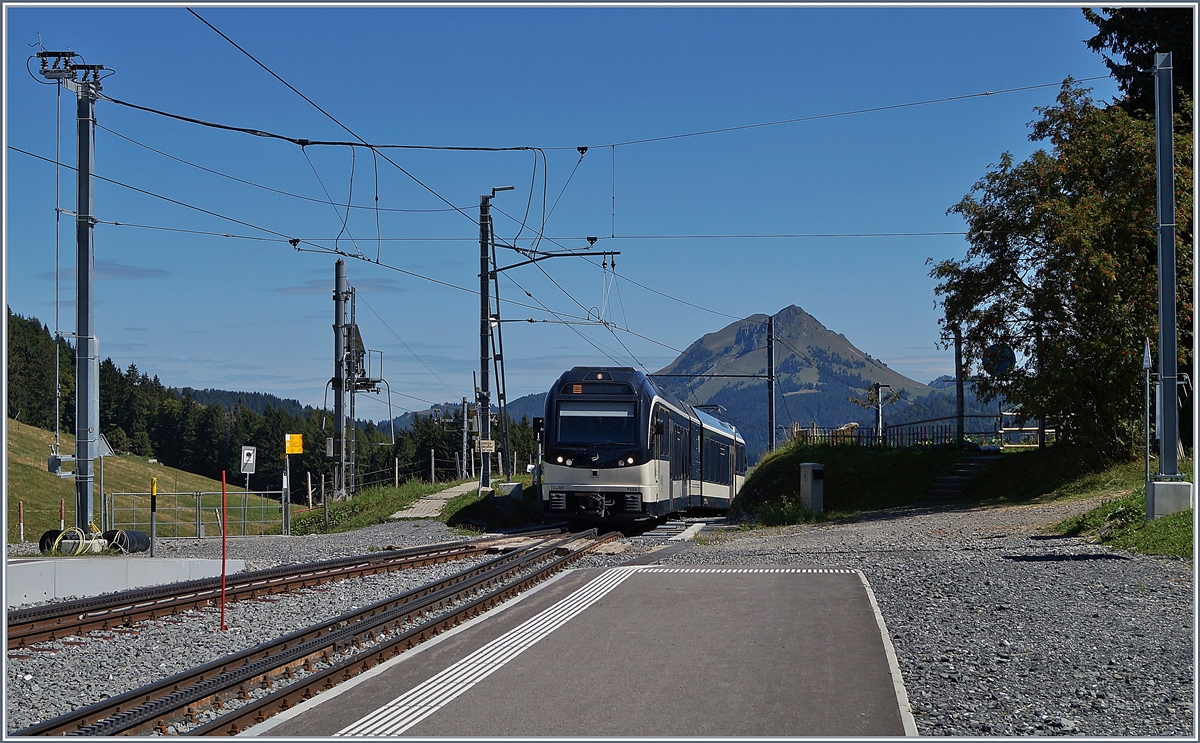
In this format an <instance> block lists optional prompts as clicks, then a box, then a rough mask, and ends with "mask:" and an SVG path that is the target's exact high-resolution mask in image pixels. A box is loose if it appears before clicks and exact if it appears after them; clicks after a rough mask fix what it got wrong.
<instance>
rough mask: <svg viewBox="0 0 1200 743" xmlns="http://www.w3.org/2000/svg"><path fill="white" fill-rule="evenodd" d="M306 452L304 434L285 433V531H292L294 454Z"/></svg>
mask: <svg viewBox="0 0 1200 743" xmlns="http://www.w3.org/2000/svg"><path fill="white" fill-rule="evenodd" d="M303 453H304V434H302V433H285V434H284V435H283V458H284V463H283V533H284V534H285V535H286V534H291V533H292V460H291V455H292V454H303Z"/></svg>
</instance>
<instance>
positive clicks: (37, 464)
mask: <svg viewBox="0 0 1200 743" xmlns="http://www.w3.org/2000/svg"><path fill="white" fill-rule="evenodd" d="M53 442H54V433H53V432H52V431H43V430H42V429H40V428H34V427H33V426H27V425H25V424H24V423H19V422H17V421H14V420H12V419H11V418H10V419H9V421H8V492H7V493H6V494H5V504H4V506H5V509H6V511H7V513H8V534H7V537H8V540H9V541H10V542H15V541H17V533H18V528H17V509H18V506H17V504H18V502H21V501H23V502H24V503H25V540H26V541H29V542H32V541H36V540H37V539H38V537H40V536H41V534H42V532H44V531H46V530H48V529H57V528H58V514H59V510H58V509H59V499H60V498H61V499H65V500H66V507H67V517H66V522H67V525H68V526H70V525H73V524H74V522H75V481H74V480H73V479H61V478H59V477H57V476H55V475H52V474H51V473H49V472H48V471H46V459H47V457H49V455H50V444H52V443H53ZM59 448H60V451H63V452H66V453H74V451H75V437H74V436H69V435H65V434H64V435H63V436H62V437H61V441H60V447H59ZM69 466H70V465H68V467H69ZM96 477H97V484H96V490H97V492H99V467H97V468H96ZM151 477H157V478H158V488H159V491H161V492H184V493H193V492H218V493H219V492H220V491H221V482H220V480H212V479H210V478H207V477H201V476H200V475H194V474H192V473H190V472H184V471H182V470H177V469H173V468H171V467H164V466H162V465H160V464H151V463H150V462H149V461H148V460H147V458H145V457H137V456H133V455H121V456H116V457H105V459H104V490H105V492H107V493H112V492H138V493H145V492H148V491H149V490H150V478H151ZM241 490H242V489H241V488H240V487H234V486H233V485H230V486H229V487H228V491H229V492H235V491H236V492H239V493H240V492H241ZM209 500H214V503H213V504H211V505H219V504H220V497H219V496H217V497H216V498H215V499H212V498H209V499H205V502H204V505H205V506H206V507H208V506H210V504H209V502H208V501H209ZM276 505H278V502H276ZM160 516H162V521H161V522H165V521H166V520H167V517H166V514H165V513H164V514H160ZM204 520H205V522H206V523H207V524H209V526H208V527H207V528H209V529H215V528H216V517H215V515H213V514H212V512H211V508H208V509H207V510H206V512H205V515H204ZM99 522H100V519H99V514H98V513H97V518H96V523H97V526H99ZM161 522H160V523H161ZM164 526H165V524H164ZM159 533H160V534H162V533H164V532H163V531H160V532H159Z"/></svg>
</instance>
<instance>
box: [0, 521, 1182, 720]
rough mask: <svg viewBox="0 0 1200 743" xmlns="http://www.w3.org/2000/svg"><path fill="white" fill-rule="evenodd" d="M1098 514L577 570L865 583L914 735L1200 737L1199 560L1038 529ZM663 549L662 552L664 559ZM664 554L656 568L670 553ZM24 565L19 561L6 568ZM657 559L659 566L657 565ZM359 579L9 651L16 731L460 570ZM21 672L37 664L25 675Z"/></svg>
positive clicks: (781, 536) (301, 551) (439, 536)
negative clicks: (765, 573)
mask: <svg viewBox="0 0 1200 743" xmlns="http://www.w3.org/2000/svg"><path fill="white" fill-rule="evenodd" d="M1091 505H1094V504H1089V503H1086V502H1078V501H1076V502H1067V503H1056V504H1048V505H1036V506H1020V507H1005V508H994V509H971V510H943V509H938V510H925V509H896V510H891V511H885V512H879V513H874V514H868V515H866V516H864V517H863V518H861V519H860V520H858V521H855V522H852V523H827V524H820V525H804V526H795V527H783V528H775V529H759V530H750V531H741V532H720V533H716V534H712V533H708V532H706V533H704V534H702V535H701V537H700V539H699V541H698V542H694V543H687V546H686V547H685V548H684V549H682V550H680V551H674V545H675V544H676V543H670V544H671V546H666V543H665V541H664V540H656V539H648V538H645V537H639V538H634V539H631V540H627V549H626V550H625V551H624V552H621V553H618V554H613V555H598V556H594V557H588V558H586V559H585V560H583V561H581V562H579V563H576V565H577V566H580V567H603V566H611V565H617V564H620V563H622V562H625V561H627V560H630V559H631V558H635V557H639V558H641V560H639V561H645V560H647V559H648V560H651V561H655V560H657V561H658V562H660V563H662V564H674V565H717V564H725V565H740V564H771V565H813V566H827V567H849V568H857V569H859V570H861V571H862V572H863V573H864V575H866V577H867V579H868V580H869V581H870V584H871V586H872V589H873V591H874V593H875V596H876V599H877V601H878V603H879V607H880V610H881V612H882V614H883V617H884V620H885V622H886V624H887V628H888V631H889V634H890V635H891V639H892V643H893V645H894V646H895V650H896V655H897V658H898V661H899V665H900V670H901V672H902V674H903V678H904V683H905V687H906V690H907V693H908V697H909V700H910V702H911V706H912V710H913V714H914V717H915V720H916V724H917V729H918V732H919V733H920V734H921V735H953V736H978V735H984V736H992V735H1054V734H1074V735H1087V736H1148V735H1149V736H1184V737H1189V738H1190V737H1193V735H1194V730H1195V727H1194V715H1195V707H1194V703H1195V686H1194V681H1193V674H1194V654H1195V645H1194V641H1193V635H1194V629H1195V628H1194V626H1193V616H1194V612H1193V606H1194V595H1195V590H1194V582H1193V563H1192V561H1190V560H1170V559H1162V558H1151V557H1144V556H1138V555H1130V554H1128V553H1123V552H1118V551H1113V550H1109V549H1107V548H1104V547H1101V546H1098V545H1091V544H1087V543H1086V542H1085V541H1084V540H1082V539H1077V538H1053V537H1047V536H1046V535H1043V534H1042V533H1040V531H1039V527H1041V526H1043V525H1045V524H1049V523H1053V522H1055V521H1058V520H1060V519H1062V518H1065V517H1066V516H1068V515H1071V514H1074V513H1078V512H1081V511H1083V510H1086V508H1088V507H1090V506H1091ZM459 538H461V537H458V536H456V535H455V534H453V533H451V532H450V531H449V530H448V529H446V527H445V526H444V525H442V524H439V523H437V522H433V521H424V522H397V523H393V524H387V525H382V526H377V527H371V528H369V529H363V530H360V531H357V532H352V533H348V534H338V535H330V536H321V537H271V538H262V539H250V540H231V541H230V551H229V556H230V557H231V558H236V559H244V560H246V561H247V564H246V569H248V570H252V569H258V568H264V567H273V566H275V565H279V564H284V563H292V562H306V561H311V560H318V559H328V558H331V557H337V556H342V555H348V554H360V553H364V552H368V551H370V550H371V549H372V548H374V549H381V548H384V547H386V546H399V547H404V546H415V545H419V544H432V543H436V542H445V541H451V540H454V539H459ZM662 547H666V548H665V549H662ZM660 550H661V553H660ZM12 552H13V550H12V547H11V546H10V554H12ZM158 554H161V555H163V556H164V557H209V558H213V557H219V556H220V542H219V541H216V540H169V541H164V542H160V544H159V546H158ZM656 555H659V557H657V558H656ZM467 564H469V563H468V562H466V561H457V562H454V563H449V564H446V565H438V566H432V567H429V568H421V569H416V570H406V571H401V572H397V573H389V574H386V575H383V576H372V577H369V578H357V579H352V580H348V581H343V582H339V583H334V584H327V585H325V586H319V587H316V588H313V589H308V590H306V591H303V592H300V593H296V594H287V595H284V596H282V597H281V598H279V600H278V601H270V602H264V601H255V600H251V601H242V602H237V603H232V604H230V605H229V606H228V607H227V609H226V612H227V622H228V624H229V625H230V626H231V628H235V629H234V631H231V632H229V633H224V634H222V633H217V632H215V628H216V626H217V621H218V620H217V619H216V615H215V613H214V612H212V611H205V612H192V613H189V614H188V615H187V616H186V617H183V618H182V621H178V622H177V623H176V622H171V621H154V622H146V623H142V624H139V625H138V626H137V628H136V630H137V633H136V634H134V633H123V632H113V633H111V637H109V638H108V639H92V638H88V639H86V640H84V642H83V644H81V645H74V644H63V643H62V642H56V643H43V644H42V645H40V646H39V647H46V648H57V652H53V653H52V652H38V651H25V652H22V653H19V654H17V653H14V651H10V652H9V658H8V663H7V669H6V670H7V680H8V696H7V699H6V710H7V714H6V726H5V727H6V730H7V731H8V732H9V733H11V732H13V731H15V730H18V729H20V728H23V727H26V726H28V725H30V724H33V723H34V722H37V721H39V720H42V719H48V718H49V717H52V716H55V715H58V714H61V713H62V712H65V711H67V710H69V709H73V708H77V707H79V706H83V705H86V704H90V703H92V702H95V701H97V700H99V699H101V698H104V697H105V696H110V695H115V694H118V693H121V692H123V691H126V690H128V689H130V688H134V687H136V686H139V685H142V684H145V683H148V682H149V681H151V680H153V679H157V678H162V677H164V676H168V675H171V674H174V673H177V672H179V671H181V670H184V669H186V668H188V667H192V666H195V665H199V664H201V663H203V662H207V661H209V660H212V659H213V658H215V657H219V656H220V655H222V654H225V653H229V652H233V651H235V650H237V649H241V648H244V647H248V646H251V645H254V644H256V643H259V642H262V641H264V640H266V639H270V638H272V637H275V636H278V635H280V634H284V633H286V632H290V631H293V630H295V629H298V628H300V627H304V626H308V625H310V624H312V623H314V622H316V621H317V620H318V619H320V618H323V617H326V616H333V615H335V614H338V613H341V612H344V611H347V610H349V609H351V608H353V607H356V606H363V605H366V604H368V603H371V602H373V601H375V600H378V599H379V598H382V597H383V596H386V595H391V594H394V593H397V592H400V591H403V590H407V589H409V588H412V587H415V586H416V585H419V584H421V583H425V582H428V581H431V580H434V579H435V578H437V577H441V576H443V575H447V574H450V573H453V572H456V571H458V570H461V569H463V568H464V567H466V565H467ZM14 655H23V656H29V657H27V658H14Z"/></svg>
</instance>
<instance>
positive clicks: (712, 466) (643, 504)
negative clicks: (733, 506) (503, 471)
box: [541, 367, 746, 521]
mask: <svg viewBox="0 0 1200 743" xmlns="http://www.w3.org/2000/svg"><path fill="white" fill-rule="evenodd" d="M544 444H545V446H544V455H543V462H544V463H543V470H542V492H541V496H542V505H543V508H544V509H545V510H546V511H547V512H549V513H551V514H555V513H557V514H562V515H565V516H567V517H568V518H574V519H586V520H595V521H617V520H636V519H639V518H650V517H664V516H666V515H667V514H670V513H675V512H678V511H683V510H686V509H688V508H714V509H723V508H728V507H729V504H730V503H731V502H732V501H733V497H734V496H735V495H737V493H738V490H739V489H740V488H741V486H742V483H743V482H744V481H745V479H746V442H745V441H744V440H743V439H742V436H741V434H739V433H738V431H737V429H736V428H735V427H733V426H731V425H730V424H728V423H726V422H724V421H721V420H718V419H717V418H715V417H713V416H711V415H709V414H708V413H705V412H704V411H701V410H696V409H695V408H693V407H692V406H690V405H688V404H687V403H685V402H682V401H681V400H679V399H678V398H677V397H676V396H675V395H673V394H671V393H670V392H668V391H666V390H664V389H661V388H660V387H659V386H658V385H656V384H655V383H654V381H653V380H652V379H650V378H648V377H647V376H646V375H645V374H643V373H641V372H639V371H637V370H635V369H632V368H629V367H575V368H574V369H571V370H570V371H568V372H565V373H564V374H563V375H562V376H561V377H559V379H558V381H557V382H555V383H554V386H553V387H552V388H551V389H550V392H549V394H547V395H546V416H545V434H544Z"/></svg>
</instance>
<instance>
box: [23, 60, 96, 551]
mask: <svg viewBox="0 0 1200 743" xmlns="http://www.w3.org/2000/svg"><path fill="white" fill-rule="evenodd" d="M37 56H38V58H39V59H40V61H41V64H42V67H41V70H40V72H41V74H42V76H43V77H45V78H47V79H49V80H58V81H60V82H61V83H62V85H63V86H64V87H66V88H67V90H70V91H71V92H73V93H75V96H76V116H75V118H76V142H77V143H76V162H75V165H76V186H75V526H77V527H79V528H80V529H81V530H83V532H84V533H85V534H88V533H90V532H91V523H92V521H93V515H92V514H93V512H92V489H93V486H94V482H95V476H94V474H93V473H94V469H93V468H94V465H95V461H94V460H95V458H96V454H97V452H98V442H99V438H100V348H99V341H98V340H97V339H96V333H95V267H96V250H95V243H94V242H93V234H92V233H93V230H94V228H95V225H96V219H95V218H94V217H93V216H92V211H93V207H94V201H93V189H94V186H95V183H94V178H93V175H92V171H93V169H94V168H95V164H96V161H95V142H96V99H97V98H99V96H100V71H101V70H103V69H104V67H103V66H102V65H85V64H75V63H74V62H72V60H73V59H74V58H75V57H76V56H78V55H76V54H75V53H74V52H45V51H43V52H38V55H37ZM48 59H52V60H54V63H53V66H52V67H49V68H48V67H46V60H48ZM78 72H82V73H83V75H82V77H81V78H80V79H79V80H78V82H77V81H76V80H75V76H76V73H78ZM89 73H91V79H90V80H89V79H88V77H89ZM55 453H56V454H57V452H55Z"/></svg>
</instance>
